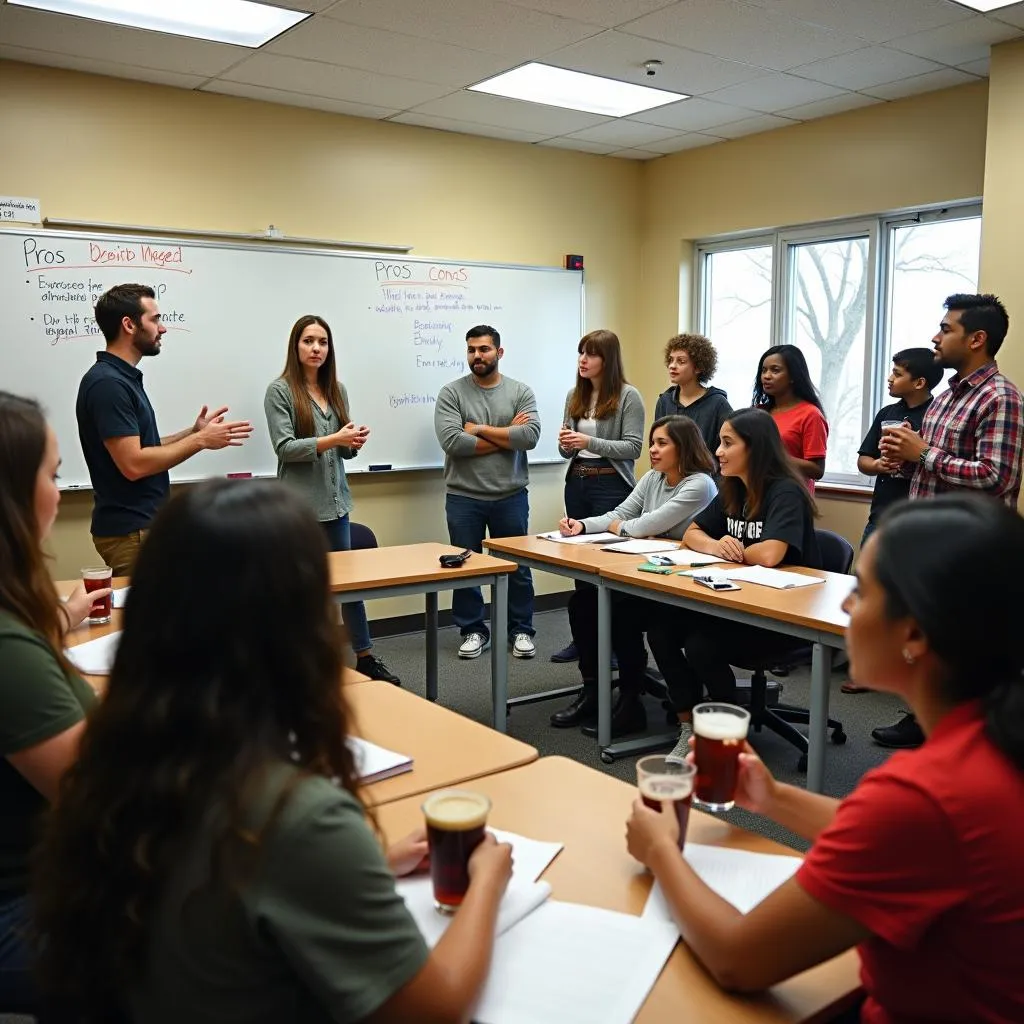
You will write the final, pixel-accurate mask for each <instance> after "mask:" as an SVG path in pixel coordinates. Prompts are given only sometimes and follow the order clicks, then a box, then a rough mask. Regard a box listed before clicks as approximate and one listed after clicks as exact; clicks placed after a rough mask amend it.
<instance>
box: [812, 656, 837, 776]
mask: <svg viewBox="0 0 1024 1024" xmlns="http://www.w3.org/2000/svg"><path fill="white" fill-rule="evenodd" d="M831 675H832V650H831V648H829V647H824V646H822V645H821V644H814V645H813V646H812V647H811V710H810V722H809V723H808V726H807V743H808V748H809V749H808V751H807V789H808V791H809V792H811V793H821V792H822V791H823V790H824V787H825V741H826V739H827V736H828V698H829V692H828V690H829V682H830V677H831Z"/></svg>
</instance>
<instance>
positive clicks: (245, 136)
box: [0, 62, 642, 616]
mask: <svg viewBox="0 0 1024 1024" xmlns="http://www.w3.org/2000/svg"><path fill="white" fill-rule="evenodd" d="M0 138H2V139H3V161H2V165H0V192H2V193H4V194H7V195H26V196H38V197H40V198H41V200H42V206H43V213H44V216H49V217H58V218H66V219H74V220H85V221H113V222H119V223H127V224H146V225H159V226H171V227H183V228H185V227H188V228H200V229H209V230H212V231H253V230H260V229H262V228H264V227H266V226H267V225H268V224H270V223H273V224H275V225H276V226H278V227H279V228H281V229H282V230H283V231H284V232H285V233H286V234H289V235H297V236H303V235H305V236H312V237H319V238H344V239H353V240H371V241H379V242H399V243H403V242H404V243H411V244H412V245H414V246H415V250H414V252H415V254H416V255H420V256H423V255H427V256H434V257H451V258H455V259H465V260H488V261H494V262H508V263H525V264H538V265H548V266H551V265H554V266H558V265H561V262H562V257H563V256H564V254H565V253H570V252H573V253H585V254H586V261H587V271H586V301H587V309H586V319H587V323H588V324H592V325H600V326H607V327H610V328H613V329H615V330H617V331H619V332H620V333H621V335H622V337H623V338H624V339H625V341H626V342H627V344H628V342H629V340H630V338H631V336H632V335H633V334H634V333H635V325H634V310H635V309H636V308H637V307H638V305H639V304H638V303H637V301H636V300H637V295H638V293H639V282H640V275H639V265H640V259H639V255H640V248H639V234H640V205H639V202H640V196H639V188H640V178H641V175H642V167H641V166H640V165H639V164H637V163H635V162H632V161H628V160H613V159H605V158H601V157H595V156H589V155H586V154H582V153H572V152H566V151H563V150H558V149H551V148H543V147H537V146H527V145H522V144H518V143H510V142H500V141H492V140H488V139H482V138H471V137H468V136H462V135H453V134H448V133H443V132H435V131H429V130H427V129H421V128H410V127H405V126H402V125H390V124H381V123H378V122H374V121H367V120H360V119H357V118H349V117H342V116H338V115H333V114H325V113H320V112H318V111H311V110H302V109H299V108H296V107H284V106H276V105H270V104H265V103H259V102H253V101H249V100H242V99H235V98H231V97H224V96H215V95H208V94H205V93H195V92H185V91H181V90H176V89H170V88H164V87H161V86H154V85H145V84H140V83H133V82H127V81H121V80H118V79H111V78H100V77H95V76H90V75H82V74H77V73H73V72H66V71H59V70H53V69H47V68H39V67H33V66H29V65H22V64H13V63H9V62H6V63H5V62H0ZM577 340H578V339H576V338H571V339H566V341H567V343H569V344H575V342H576V341H577ZM154 372H157V371H154ZM538 372H541V368H538ZM570 385H571V381H567V382H566V387H567V388H568V387H569V386H570ZM158 412H159V410H158ZM554 426H557V425H553V424H546V429H549V430H550V429H552V428H553V427H554ZM166 429H168V430H169V429H171V425H170V424H168V425H166ZM532 477H533V485H532V487H531V505H532V510H533V526H534V527H536V528H540V527H550V526H553V525H554V524H555V522H556V521H557V519H558V517H559V516H560V515H561V514H562V512H561V509H562V473H561V470H560V467H557V466H541V467H538V468H536V469H535V470H533V473H532ZM352 489H353V492H354V498H355V512H354V518H356V519H357V520H359V521H361V522H366V523H368V524H371V525H372V526H373V528H374V529H375V530H376V531H377V534H378V537H379V539H380V540H381V542H382V543H385V544H395V543H400V542H402V541H415V540H443V539H446V538H447V530H446V528H445V521H444V507H443V485H442V481H441V476H440V473H438V472H419V473H405V474H401V475H396V476H393V477H388V478H387V479H380V478H374V479H366V478H365V477H362V476H358V477H355V478H353V488H352ZM90 508H91V496H90V495H85V494H68V495H66V496H65V499H64V502H63V507H62V510H61V516H60V519H59V520H58V524H57V527H56V531H55V535H54V544H53V546H54V550H55V554H56V566H55V571H56V573H57V574H58V575H59V576H68V575H72V574H75V573H77V570H78V567H79V566H80V565H81V564H82V563H83V562H84V561H86V560H92V561H94V560H95V557H96V556H95V554H94V553H93V552H92V547H91V544H90V542H89V537H88V517H89V512H90ZM413 510H415V511H414V512H413ZM411 513H412V514H411ZM537 583H538V586H539V588H540V589H542V590H543V589H548V590H551V589H564V588H565V581H564V580H561V579H559V578H558V577H551V576H546V577H545V576H539V577H538V580H537ZM420 607H421V605H420V604H419V603H418V602H410V601H405V602H373V603H372V604H371V605H370V607H369V611H370V614H371V615H375V616H382V615H394V614H400V613H402V612H407V611H413V610H419V608H420Z"/></svg>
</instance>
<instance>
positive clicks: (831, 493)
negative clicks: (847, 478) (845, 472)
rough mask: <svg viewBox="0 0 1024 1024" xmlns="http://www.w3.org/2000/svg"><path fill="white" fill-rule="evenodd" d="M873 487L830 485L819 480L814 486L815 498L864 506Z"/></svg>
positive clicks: (869, 497) (869, 499)
mask: <svg viewBox="0 0 1024 1024" xmlns="http://www.w3.org/2000/svg"><path fill="white" fill-rule="evenodd" d="M873 493H874V487H864V486H858V485H857V484H830V483H826V482H825V481H824V480H819V481H818V482H817V483H816V484H815V485H814V494H815V497H821V498H830V499H834V500H836V501H856V502H863V503H865V504H867V503H869V502H870V501H871V496H872V494H873Z"/></svg>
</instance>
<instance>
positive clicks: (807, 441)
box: [753, 345, 828, 494]
mask: <svg viewBox="0 0 1024 1024" xmlns="http://www.w3.org/2000/svg"><path fill="white" fill-rule="evenodd" d="M753 405H754V408H756V409H764V410H766V411H767V412H770V413H771V415H772V419H774V420H775V425H776V426H777V427H778V428H779V433H780V434H781V435H782V444H783V446H784V447H785V449H786V451H787V452H788V453H789V457H790V460H791V461H792V463H793V468H794V469H795V470H796V471H797V472H798V473H799V474H800V475H801V476H802V477H803V478H804V479H805V480H806V481H807V487H808V488H809V490H810V492H811V494H813V493H814V481H815V480H820V479H821V478H822V477H823V476H824V475H825V449H826V447H827V445H828V420H827V419H825V410H824V409H822V407H821V399H820V398H819V397H818V390H817V388H815V386H814V384H813V383H812V382H811V374H810V371H809V370H808V369H807V360H806V359H804V354H803V352H801V351H800V349H798V348H797V347H796V345H773V346H772V347H771V348H770V349H768V351H767V352H765V354H764V355H763V356H761V362H760V363H758V371H757V379H756V380H755V381H754V401H753Z"/></svg>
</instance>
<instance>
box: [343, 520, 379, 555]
mask: <svg viewBox="0 0 1024 1024" xmlns="http://www.w3.org/2000/svg"><path fill="white" fill-rule="evenodd" d="M349 529H350V530H351V532H352V550H353V551H363V550H365V549H366V548H375V547H378V544H377V537H376V535H375V534H374V532H373V530H371V529H370V528H369V527H368V526H363V524H362V523H350V524H349Z"/></svg>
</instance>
